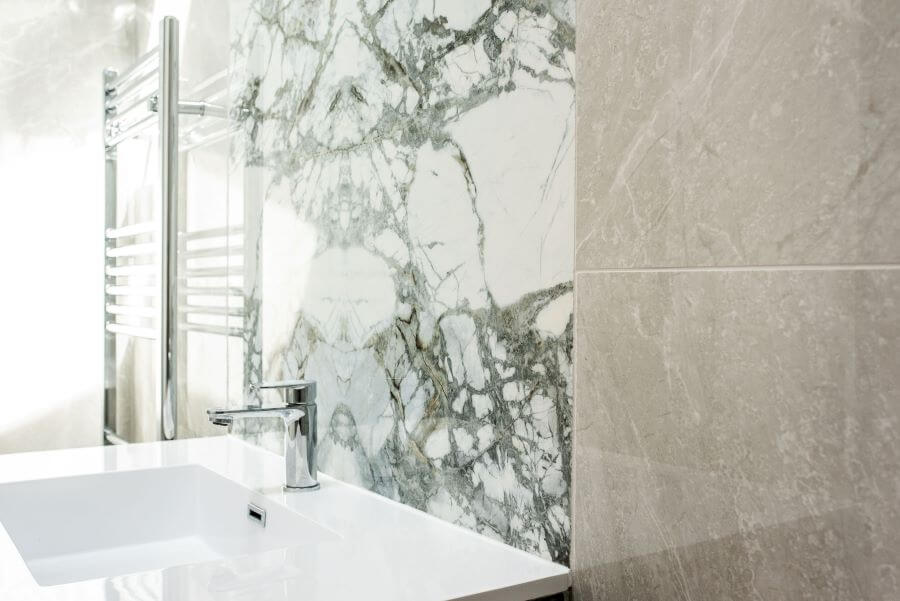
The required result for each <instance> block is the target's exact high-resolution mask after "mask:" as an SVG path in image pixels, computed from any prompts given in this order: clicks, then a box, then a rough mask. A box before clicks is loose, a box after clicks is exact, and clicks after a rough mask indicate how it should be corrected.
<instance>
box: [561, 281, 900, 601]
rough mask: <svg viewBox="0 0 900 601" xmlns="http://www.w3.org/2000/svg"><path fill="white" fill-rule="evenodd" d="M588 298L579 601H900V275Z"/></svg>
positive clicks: (579, 449) (687, 284) (603, 287)
mask: <svg viewBox="0 0 900 601" xmlns="http://www.w3.org/2000/svg"><path fill="white" fill-rule="evenodd" d="M576 294H577V301H576V304H577V309H576V310H577V320H576V323H577V328H576V342H575V346H576V399H577V401H576V404H575V408H576V424H575V428H576V434H575V453H574V457H575V474H574V493H573V496H574V500H573V528H572V532H573V567H574V571H575V582H576V585H575V590H576V592H577V595H576V598H578V599H584V600H592V599H652V600H657V599H658V600H660V601H662V600H667V601H670V600H674V599H690V600H693V601H698V600H705V599H708V600H721V599H730V600H735V601H740V600H750V599H765V600H767V601H775V600H795V599H815V600H826V599H833V600H847V601H850V600H854V601H855V600H859V599H869V600H873V599H878V600H888V599H897V598H898V597H900V507H898V503H897V498H898V495H900V320H898V318H897V311H898V306H900V271H800V272H798V271H776V272H772V271H769V272H691V273H684V272H682V273H671V272H670V273H612V274H580V275H579V276H578V280H577V283H576Z"/></svg>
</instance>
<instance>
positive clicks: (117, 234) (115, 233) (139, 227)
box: [106, 221, 159, 240]
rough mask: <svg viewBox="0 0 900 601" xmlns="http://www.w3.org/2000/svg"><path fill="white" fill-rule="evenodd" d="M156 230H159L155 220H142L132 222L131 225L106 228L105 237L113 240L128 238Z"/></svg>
mask: <svg viewBox="0 0 900 601" xmlns="http://www.w3.org/2000/svg"><path fill="white" fill-rule="evenodd" d="M157 232H159V224H158V223H156V222H155V221H144V222H143V223H133V224H131V225H123V226H122V227H117V228H110V229H108V230H106V239H107V240H115V239H116V238H128V237H130V236H140V235H141V234H155V233H157Z"/></svg>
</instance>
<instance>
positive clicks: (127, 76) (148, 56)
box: [106, 46, 159, 94]
mask: <svg viewBox="0 0 900 601" xmlns="http://www.w3.org/2000/svg"><path fill="white" fill-rule="evenodd" d="M153 63H156V65H153ZM151 65H153V67H151ZM158 65H159V46H154V47H153V48H152V49H150V50H148V51H147V52H146V53H145V54H143V55H142V56H141V57H140V58H139V59H137V61H136V62H135V63H134V64H133V65H132V66H131V68H129V69H128V70H127V71H125V72H124V73H121V74H119V75H117V76H116V78H115V79H113V80H112V81H111V82H109V83H107V84H106V92H107V94H110V93H112V92H118V91H121V90H122V89H125V88H126V87H127V86H128V85H129V84H130V83H131V81H132V80H133V79H134V78H135V77H140V76H141V75H142V74H143V73H144V72H145V71H146V70H147V69H150V68H155V67H156V66H158Z"/></svg>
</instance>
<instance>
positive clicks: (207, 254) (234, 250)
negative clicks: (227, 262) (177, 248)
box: [181, 244, 244, 259]
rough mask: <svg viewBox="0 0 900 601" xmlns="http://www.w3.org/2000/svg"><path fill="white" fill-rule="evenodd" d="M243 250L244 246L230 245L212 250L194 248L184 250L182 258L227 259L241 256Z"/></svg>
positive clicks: (211, 248) (214, 247) (215, 247)
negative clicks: (237, 255) (232, 256)
mask: <svg viewBox="0 0 900 601" xmlns="http://www.w3.org/2000/svg"><path fill="white" fill-rule="evenodd" d="M243 250H244V245H243V244H229V245H227V246H226V245H222V246H213V247H210V248H194V249H189V250H184V251H182V253H181V256H182V258H184V259H209V258H213V257H227V256H231V255H236V254H240V253H242V252H243Z"/></svg>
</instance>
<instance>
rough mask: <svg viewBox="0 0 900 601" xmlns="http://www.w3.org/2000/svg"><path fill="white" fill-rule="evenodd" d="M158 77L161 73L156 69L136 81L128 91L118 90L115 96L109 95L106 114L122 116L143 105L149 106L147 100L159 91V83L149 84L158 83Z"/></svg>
mask: <svg viewBox="0 0 900 601" xmlns="http://www.w3.org/2000/svg"><path fill="white" fill-rule="evenodd" d="M157 77H159V75H158V73H157V71H156V70H155V69H154V70H153V71H150V72H148V73H147V74H146V75H144V76H142V77H141V78H140V79H139V80H137V81H135V82H134V85H133V86H131V87H130V88H128V90H127V91H125V92H119V91H117V92H116V95H115V96H109V97H107V99H106V103H105V105H104V106H105V107H106V114H107V115H116V116H121V115H124V114H125V113H127V112H128V111H131V110H134V109H135V108H136V107H138V106H141V105H144V107H145V108H148V105H147V102H148V101H149V100H150V99H151V98H153V97H154V96H155V95H156V94H157V93H158V92H159V90H158V87H159V86H158V85H153V86H152V87H151V86H150V85H149V84H150V83H154V84H157Z"/></svg>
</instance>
